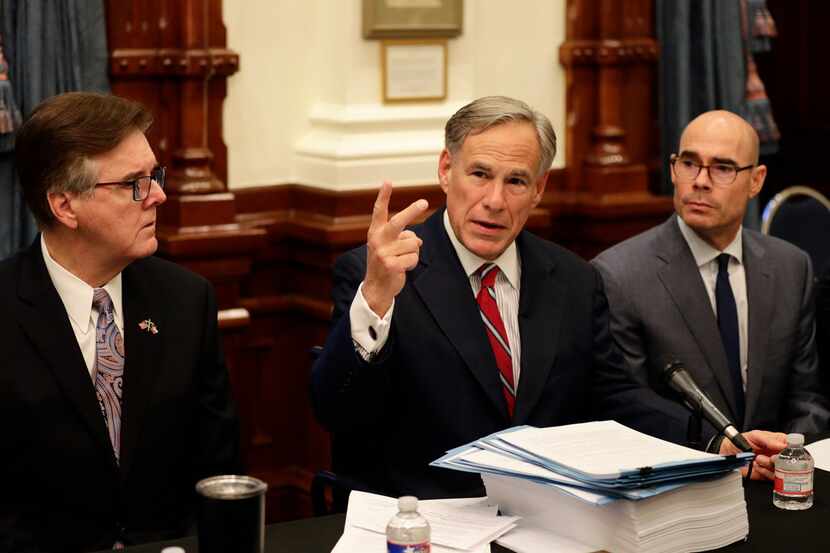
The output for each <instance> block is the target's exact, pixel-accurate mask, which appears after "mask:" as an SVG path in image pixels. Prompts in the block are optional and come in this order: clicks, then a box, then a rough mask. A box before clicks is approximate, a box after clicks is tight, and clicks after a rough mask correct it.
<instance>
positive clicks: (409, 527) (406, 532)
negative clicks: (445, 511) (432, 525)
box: [386, 495, 430, 553]
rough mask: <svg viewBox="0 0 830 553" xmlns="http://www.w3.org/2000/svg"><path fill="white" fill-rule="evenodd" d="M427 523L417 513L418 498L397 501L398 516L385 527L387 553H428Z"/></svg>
mask: <svg viewBox="0 0 830 553" xmlns="http://www.w3.org/2000/svg"><path fill="white" fill-rule="evenodd" d="M429 550H430V546H429V522H427V519H425V518H424V517H422V516H421V515H420V513H418V498H417V497H412V496H411V495H405V496H403V497H401V498H399V499H398V514H397V515H395V516H393V517H392V520H390V521H389V524H387V525H386V551H387V552H388V553H429Z"/></svg>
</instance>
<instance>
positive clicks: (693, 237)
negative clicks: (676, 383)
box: [593, 111, 830, 478]
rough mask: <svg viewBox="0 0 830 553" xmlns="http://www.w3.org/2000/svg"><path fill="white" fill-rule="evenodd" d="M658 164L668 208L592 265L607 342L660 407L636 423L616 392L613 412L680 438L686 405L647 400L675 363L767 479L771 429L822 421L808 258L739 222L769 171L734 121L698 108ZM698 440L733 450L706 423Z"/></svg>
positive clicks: (775, 435)
mask: <svg viewBox="0 0 830 553" xmlns="http://www.w3.org/2000/svg"><path fill="white" fill-rule="evenodd" d="M670 163H671V178H672V182H673V183H674V207H675V214H674V215H672V217H670V218H669V219H668V220H667V221H666V222H664V223H663V224H661V225H659V226H657V227H655V228H653V229H651V230H648V231H646V232H644V233H642V234H640V235H638V236H635V237H633V238H631V239H629V240H626V241H625V242H622V243H621V244H618V245H616V246H614V247H612V248H611V249H609V250H607V251H605V252H603V253H601V254H600V255H599V256H597V258H596V259H594V260H593V263H594V265H595V266H596V267H597V268H598V269H599V271H600V273H601V274H602V277H603V281H604V283H605V288H606V293H607V296H608V302H609V309H610V313H611V331H612V335H613V337H614V341H615V342H616V344H617V345H618V346H619V348H620V350H621V351H622V353H623V354H624V356H625V358H626V361H627V362H628V363H627V364H628V370H630V371H631V372H632V373H633V376H634V377H635V378H636V379H637V380H638V381H639V382H640V384H641V385H642V386H644V387H650V388H652V389H653V390H654V391H655V394H654V398H655V399H654V407H655V408H656V409H658V410H660V411H662V412H663V414H664V419H663V421H662V422H661V424H660V425H659V426H654V425H653V424H652V423H649V421H642V420H638V419H637V417H636V416H632V415H631V413H630V411H629V410H630V409H631V406H630V402H628V403H629V404H627V402H626V401H625V398H622V397H621V398H619V401H618V402H617V404H616V415H617V416H616V417H615V418H618V419H619V420H621V421H622V422H627V423H629V424H631V425H632V426H635V427H639V428H640V429H641V430H644V431H647V432H650V433H651V434H654V435H657V436H660V437H663V438H666V439H669V440H672V441H674V442H678V443H683V442H685V441H686V440H687V439H688V438H689V437H690V436H689V434H688V430H689V424H690V416H689V413H688V411H687V410H686V409H685V408H684V407H683V406H682V405H681V404H680V403H679V402H666V401H665V397H657V395H658V394H659V395H661V396H668V397H669V398H671V395H670V394H669V393H668V391H667V390H666V388H665V386H664V384H663V383H662V381H663V376H662V374H663V369H664V367H665V366H666V364H667V363H668V362H669V361H672V360H675V359H676V360H679V361H681V362H682V363H683V364H684V365H685V366H686V368H687V370H688V371H689V373H690V374H691V375H692V377H693V378H694V379H695V381H696V382H697V384H698V386H699V387H700V388H701V389H702V390H703V391H704V393H706V394H707V395H708V396H709V398H710V399H711V400H712V401H713V402H714V403H715V405H716V406H717V407H718V408H719V409H720V410H721V411H722V412H723V413H724V414H725V415H726V416H727V417H728V418H730V419H731V420H732V421H734V423H735V426H736V427H737V428H738V429H739V430H742V431H749V432H747V433H746V436H747V437H748V439H749V441H750V442H751V443H752V445H753V447H754V448H755V449H756V453H758V457H757V459H756V463H755V468H754V470H753V476H754V477H767V478H771V477H772V476H773V465H772V461H771V459H770V457H771V455H773V454H775V453H777V452H778V451H779V450H780V449H781V448H782V447H784V446H785V445H786V441H785V440H784V436H783V434H781V432H802V433H815V432H823V431H826V430H827V428H828V420H830V410H829V409H828V404H827V401H826V399H825V398H824V397H823V396H822V395H821V393H820V388H819V379H818V361H817V355H816V343H815V329H814V303H813V293H814V292H813V271H812V267H811V266H810V258H809V257H808V256H807V254H805V253H804V252H803V251H801V250H799V249H798V248H796V247H795V246H792V245H791V244H789V243H787V242H783V241H781V240H778V239H776V238H772V237H769V236H763V235H761V234H759V233H757V232H754V231H751V230H748V229H744V228H743V227H742V225H741V221H742V220H743V217H744V213H745V211H746V206H747V203H748V202H749V200H751V199H752V198H754V197H755V196H757V195H758V193H759V192H760V191H761V187H762V186H763V184H764V179H765V177H766V173H767V168H766V167H765V166H764V165H759V164H758V136H757V134H756V133H755V131H754V129H753V128H752V127H751V126H750V125H749V124H748V123H747V122H746V121H744V120H743V119H742V118H740V117H739V116H737V115H735V114H733V113H729V112H726V111H712V112H707V113H704V114H702V115H700V116H699V117H697V118H696V119H694V120H693V121H692V122H691V123H689V125H688V126H687V127H686V129H685V130H684V131H683V134H682V135H681V138H680V144H679V148H678V152H677V153H676V154H673V155H672V156H671V160H670ZM758 429H763V430H758ZM770 431H772V432H770ZM702 438H703V440H702V444H703V445H704V446H707V447H708V449H709V450H711V451H715V452H718V451H719V452H721V453H724V454H729V453H734V452H735V451H736V448H735V447H734V446H733V445H732V443H731V442H729V440H727V439H724V438H723V437H722V436H717V435H716V432H715V430H714V429H713V428H712V427H711V426H709V425H708V423H706V424H704V427H703V436H702Z"/></svg>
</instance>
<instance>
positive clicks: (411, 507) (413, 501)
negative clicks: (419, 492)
mask: <svg viewBox="0 0 830 553" xmlns="http://www.w3.org/2000/svg"><path fill="white" fill-rule="evenodd" d="M398 510H399V511H400V512H402V513H410V512H414V511H417V510H418V498H417V497H414V496H412V495H405V496H403V497H399V498H398Z"/></svg>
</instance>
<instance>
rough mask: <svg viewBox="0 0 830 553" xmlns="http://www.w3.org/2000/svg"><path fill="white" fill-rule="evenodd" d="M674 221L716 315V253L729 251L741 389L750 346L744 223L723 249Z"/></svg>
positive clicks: (680, 221)
mask: <svg viewBox="0 0 830 553" xmlns="http://www.w3.org/2000/svg"><path fill="white" fill-rule="evenodd" d="M677 224H678V226H679V227H680V232H681V233H682V234H683V237H684V238H685V239H686V243H687V244H689V249H690V250H692V256H693V257H694V259H695V263H696V264H697V268H698V270H699V271H700V278H702V279H703V285H704V286H705V287H706V293H707V294H709V303H711V305H712V311H713V312H714V313H715V318H717V316H718V307H717V300H716V299H715V284H716V283H717V280H718V256H719V255H720V254H721V253H727V254H729V265H728V269H729V285H730V286H731V287H732V294H733V295H734V296H735V306H736V307H737V308H738V344H739V348H740V354H741V380H743V386H744V391H746V371H747V350H748V347H749V334H748V321H749V315H748V313H749V306H748V302H747V298H746V272H745V271H744V265H743V238H742V232H743V227H741V228H739V229H738V234H737V235H736V236H735V239H734V240H732V242H731V243H730V244H729V245H728V246H726V248H724V250H723V251H722V252H720V251H718V250H716V249H715V248H713V247H712V246H710V245H709V244H708V243H707V242H705V241H704V240H703V239H702V238H701V237H700V236H698V235H697V233H696V232H695V231H694V230H692V228H691V227H689V225H687V224H686V223H685V222H684V221H683V219H681V218H680V217H677Z"/></svg>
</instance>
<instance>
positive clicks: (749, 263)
mask: <svg viewBox="0 0 830 553" xmlns="http://www.w3.org/2000/svg"><path fill="white" fill-rule="evenodd" d="M743 250H744V251H743V255H744V259H743V263H744V273H745V274H746V299H747V311H748V315H747V318H748V319H749V321H748V326H749V329H748V334H749V337H748V344H747V355H748V357H749V358H748V359H747V364H746V365H747V373H746V420H747V421H751V420H753V415H754V413H755V409H756V408H757V406H758V405H757V403H758V399H759V397H760V395H761V388H762V384H763V380H764V366H765V363H764V360H765V359H766V358H767V357H766V356H767V344H768V341H769V340H768V338H769V325H768V324H767V321H769V320H770V319H771V317H772V310H773V303H774V302H771V301H769V299H770V298H772V297H775V292H774V289H775V278H774V276H773V274H772V272H771V271H770V270H769V268H768V267H766V266H765V264H764V260H763V257H764V248H763V246H762V245H761V244H760V243H759V242H758V241H757V240H756V239H755V237H754V236H752V235H751V234H750V233H748V232H744V234H743Z"/></svg>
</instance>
